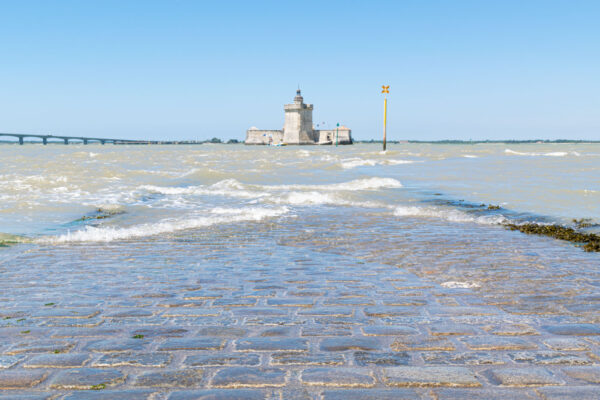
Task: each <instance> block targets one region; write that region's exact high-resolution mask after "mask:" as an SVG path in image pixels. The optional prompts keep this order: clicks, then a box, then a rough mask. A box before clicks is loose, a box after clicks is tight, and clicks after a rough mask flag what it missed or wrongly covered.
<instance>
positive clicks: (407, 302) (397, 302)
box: [382, 296, 427, 307]
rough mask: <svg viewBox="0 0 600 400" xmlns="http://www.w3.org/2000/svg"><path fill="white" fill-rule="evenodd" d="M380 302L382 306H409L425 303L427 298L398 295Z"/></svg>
mask: <svg viewBox="0 0 600 400" xmlns="http://www.w3.org/2000/svg"><path fill="white" fill-rule="evenodd" d="M382 303H383V305H384V306H403V307H410V306H424V305H427V300H425V299H421V298H418V297H409V296H398V297H396V298H392V299H383V300H382Z"/></svg>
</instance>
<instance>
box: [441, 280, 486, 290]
mask: <svg viewBox="0 0 600 400" xmlns="http://www.w3.org/2000/svg"><path fill="white" fill-rule="evenodd" d="M441 285H442V286H443V287H445V288H449V289H471V288H478V287H481V285H479V284H478V283H477V282H457V281H448V282H444V283H442V284H441Z"/></svg>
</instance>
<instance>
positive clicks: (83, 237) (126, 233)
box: [36, 207, 289, 244]
mask: <svg viewBox="0 0 600 400" xmlns="http://www.w3.org/2000/svg"><path fill="white" fill-rule="evenodd" d="M288 212H289V209H288V208H287V207H279V208H275V209H270V208H259V207H244V208H237V209H227V208H215V209H213V210H211V212H210V213H211V214H212V215H209V216H202V217H196V218H186V219H176V220H164V221H160V222H155V223H147V224H140V225H134V226H130V227H123V228H119V227H110V226H102V227H94V226H86V227H85V229H82V230H79V231H76V232H69V233H66V234H64V235H60V236H54V237H45V238H40V239H38V240H36V242H38V243H51V244H60V243H73V242H112V241H114V240H126V239H132V238H138V237H145V236H155V235H160V234H166V233H172V232H177V231H182V230H187V229H197V228H203V227H207V226H212V225H219V224H230V223H235V222H251V221H261V220H263V219H266V218H273V217H279V216H282V215H284V214H286V213H288Z"/></svg>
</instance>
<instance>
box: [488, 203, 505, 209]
mask: <svg viewBox="0 0 600 400" xmlns="http://www.w3.org/2000/svg"><path fill="white" fill-rule="evenodd" d="M501 208H502V207H500V206H496V205H493V204H490V205H488V206H487V209H488V210H499V209H501Z"/></svg>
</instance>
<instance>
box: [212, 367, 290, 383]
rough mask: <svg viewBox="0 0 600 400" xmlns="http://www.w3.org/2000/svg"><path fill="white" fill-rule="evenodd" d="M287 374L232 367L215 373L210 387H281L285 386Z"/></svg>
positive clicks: (276, 371)
mask: <svg viewBox="0 0 600 400" xmlns="http://www.w3.org/2000/svg"><path fill="white" fill-rule="evenodd" d="M286 381H287V373H286V372H285V370H283V369H278V368H252V367H233V368H224V369H222V370H219V371H217V373H216V374H215V376H214V377H213V379H212V386H213V387H217V388H241V387H271V386H275V387H281V386H285V384H286Z"/></svg>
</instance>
